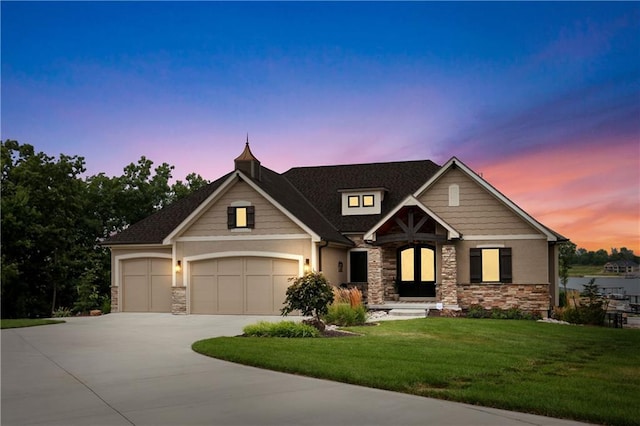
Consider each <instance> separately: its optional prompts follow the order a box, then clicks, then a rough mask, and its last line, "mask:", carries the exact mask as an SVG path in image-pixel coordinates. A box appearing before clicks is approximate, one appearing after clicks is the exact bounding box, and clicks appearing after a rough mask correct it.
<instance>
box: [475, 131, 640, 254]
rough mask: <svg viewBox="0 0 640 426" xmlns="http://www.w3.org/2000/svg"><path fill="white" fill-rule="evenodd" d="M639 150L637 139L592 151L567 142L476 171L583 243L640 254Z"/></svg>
mask: <svg viewBox="0 0 640 426" xmlns="http://www.w3.org/2000/svg"><path fill="white" fill-rule="evenodd" d="M625 142H626V143H625ZM639 149H640V148H639V147H638V144H637V141H633V140H631V141H616V142H615V143H607V144H600V145H598V146H594V145H590V146H589V147H588V149H587V148H585V149H580V145H579V144H576V145H570V144H566V145H563V146H559V147H558V148H555V149H548V150H545V151H540V152H535V153H531V154H525V155H522V156H513V157H512V158H508V159H503V160H496V161H495V162H487V163H486V164H484V165H481V166H480V167H479V168H477V170H479V171H480V172H483V175H484V177H485V179H487V180H488V181H489V182H490V183H491V184H492V185H494V186H495V187H496V188H498V189H499V190H500V191H502V192H503V193H504V194H505V195H506V196H507V197H509V198H510V199H512V200H513V201H515V202H516V203H517V204H518V205H519V206H520V207H522V208H523V209H524V210H525V211H527V212H528V213H530V214H531V215H533V216H534V217H536V218H537V219H538V220H540V221H541V222H542V223H544V224H545V225H547V226H549V227H551V228H552V229H554V230H555V231H557V232H559V233H561V234H563V235H565V236H567V237H569V238H570V239H571V240H572V241H573V242H574V243H576V244H577V245H578V246H579V247H584V248H587V249H589V250H591V249H593V250H595V249H600V248H604V249H610V248H611V247H627V248H629V249H632V250H634V251H635V252H636V253H640V171H639V170H640V151H639Z"/></svg>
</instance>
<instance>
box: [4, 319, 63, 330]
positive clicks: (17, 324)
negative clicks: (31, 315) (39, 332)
mask: <svg viewBox="0 0 640 426" xmlns="http://www.w3.org/2000/svg"><path fill="white" fill-rule="evenodd" d="M63 322H64V321H62V320H49V319H27V318H21V319H3V320H1V321H0V324H2V329H5V328H22V327H35V326H37V325H46V324H61V323H63Z"/></svg>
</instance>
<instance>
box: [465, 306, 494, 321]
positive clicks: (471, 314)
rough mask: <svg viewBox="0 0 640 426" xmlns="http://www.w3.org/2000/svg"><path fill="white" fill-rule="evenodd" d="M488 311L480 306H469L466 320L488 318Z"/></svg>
mask: <svg viewBox="0 0 640 426" xmlns="http://www.w3.org/2000/svg"><path fill="white" fill-rule="evenodd" d="M488 317H489V311H487V310H486V309H485V308H483V307H482V306H480V305H471V306H470V307H469V310H468V311H467V318H488Z"/></svg>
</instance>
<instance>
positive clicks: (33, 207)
mask: <svg viewBox="0 0 640 426" xmlns="http://www.w3.org/2000/svg"><path fill="white" fill-rule="evenodd" d="M0 159H1V167H2V176H1V189H0V191H1V194H0V196H1V212H2V224H1V225H2V248H1V254H0V257H1V277H0V279H1V280H2V290H1V291H2V293H1V300H2V311H1V314H2V318H27V317H28V318H37V317H49V316H51V315H52V312H54V311H56V310H57V309H59V308H61V307H63V308H67V309H69V310H73V311H76V312H86V311H87V310H89V309H94V308H98V307H100V306H107V307H108V305H109V296H110V284H111V277H110V275H111V266H110V254H109V250H108V249H106V248H104V247H102V246H100V242H101V241H103V240H104V239H105V238H107V237H108V236H110V235H112V234H114V233H117V232H119V231H121V230H123V229H125V228H126V227H128V226H129V225H131V224H133V223H135V222H137V221H139V220H141V219H143V218H145V217H147V216H149V215H150V214H152V213H153V212H155V211H157V210H159V209H161V208H163V207H165V206H167V205H169V204H171V203H172V202H174V201H176V200H179V199H181V198H183V197H185V196H187V195H189V194H190V193H191V192H193V191H195V190H197V189H199V188H201V187H203V186H205V185H207V184H208V183H209V182H208V181H207V180H205V179H203V178H202V177H201V176H200V175H198V174H195V173H191V174H189V175H188V176H186V178H185V180H184V181H182V180H177V181H175V182H174V183H170V182H171V179H172V171H173V170H174V166H171V165H169V164H167V163H162V164H160V165H159V166H157V167H155V168H154V167H153V161H151V160H150V159H148V158H146V157H144V156H143V157H141V158H140V159H139V160H138V161H137V162H136V163H131V164H129V165H127V166H126V167H124V169H123V174H122V175H121V176H113V177H110V176H107V175H105V174H104V173H99V174H97V175H93V176H89V177H86V176H84V174H85V172H86V168H85V159H84V158H83V157H79V156H68V155H65V154H60V156H59V157H57V158H56V157H52V156H49V155H47V154H45V153H43V152H36V150H35V148H34V147H33V146H32V145H29V144H20V143H19V142H18V141H15V140H6V141H3V142H2V149H1V157H0Z"/></svg>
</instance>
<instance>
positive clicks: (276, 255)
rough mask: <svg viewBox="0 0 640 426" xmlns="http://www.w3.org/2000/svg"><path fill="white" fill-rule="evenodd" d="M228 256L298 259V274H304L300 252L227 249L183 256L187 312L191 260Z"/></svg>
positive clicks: (188, 310) (189, 305) (189, 297)
mask: <svg viewBox="0 0 640 426" xmlns="http://www.w3.org/2000/svg"><path fill="white" fill-rule="evenodd" d="M228 257H266V258H271V259H273V258H275V259H288V260H297V261H298V276H302V275H304V256H302V255H300V254H289V253H278V252H272V251H225V252H219V253H205V254H197V255H194V256H185V257H183V258H182V259H183V263H184V264H183V265H182V272H183V276H182V283H183V285H184V286H185V288H186V298H187V314H191V282H190V281H191V277H190V274H189V272H190V271H189V269H190V267H191V262H196V261H199V260H209V259H223V258H228Z"/></svg>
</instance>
